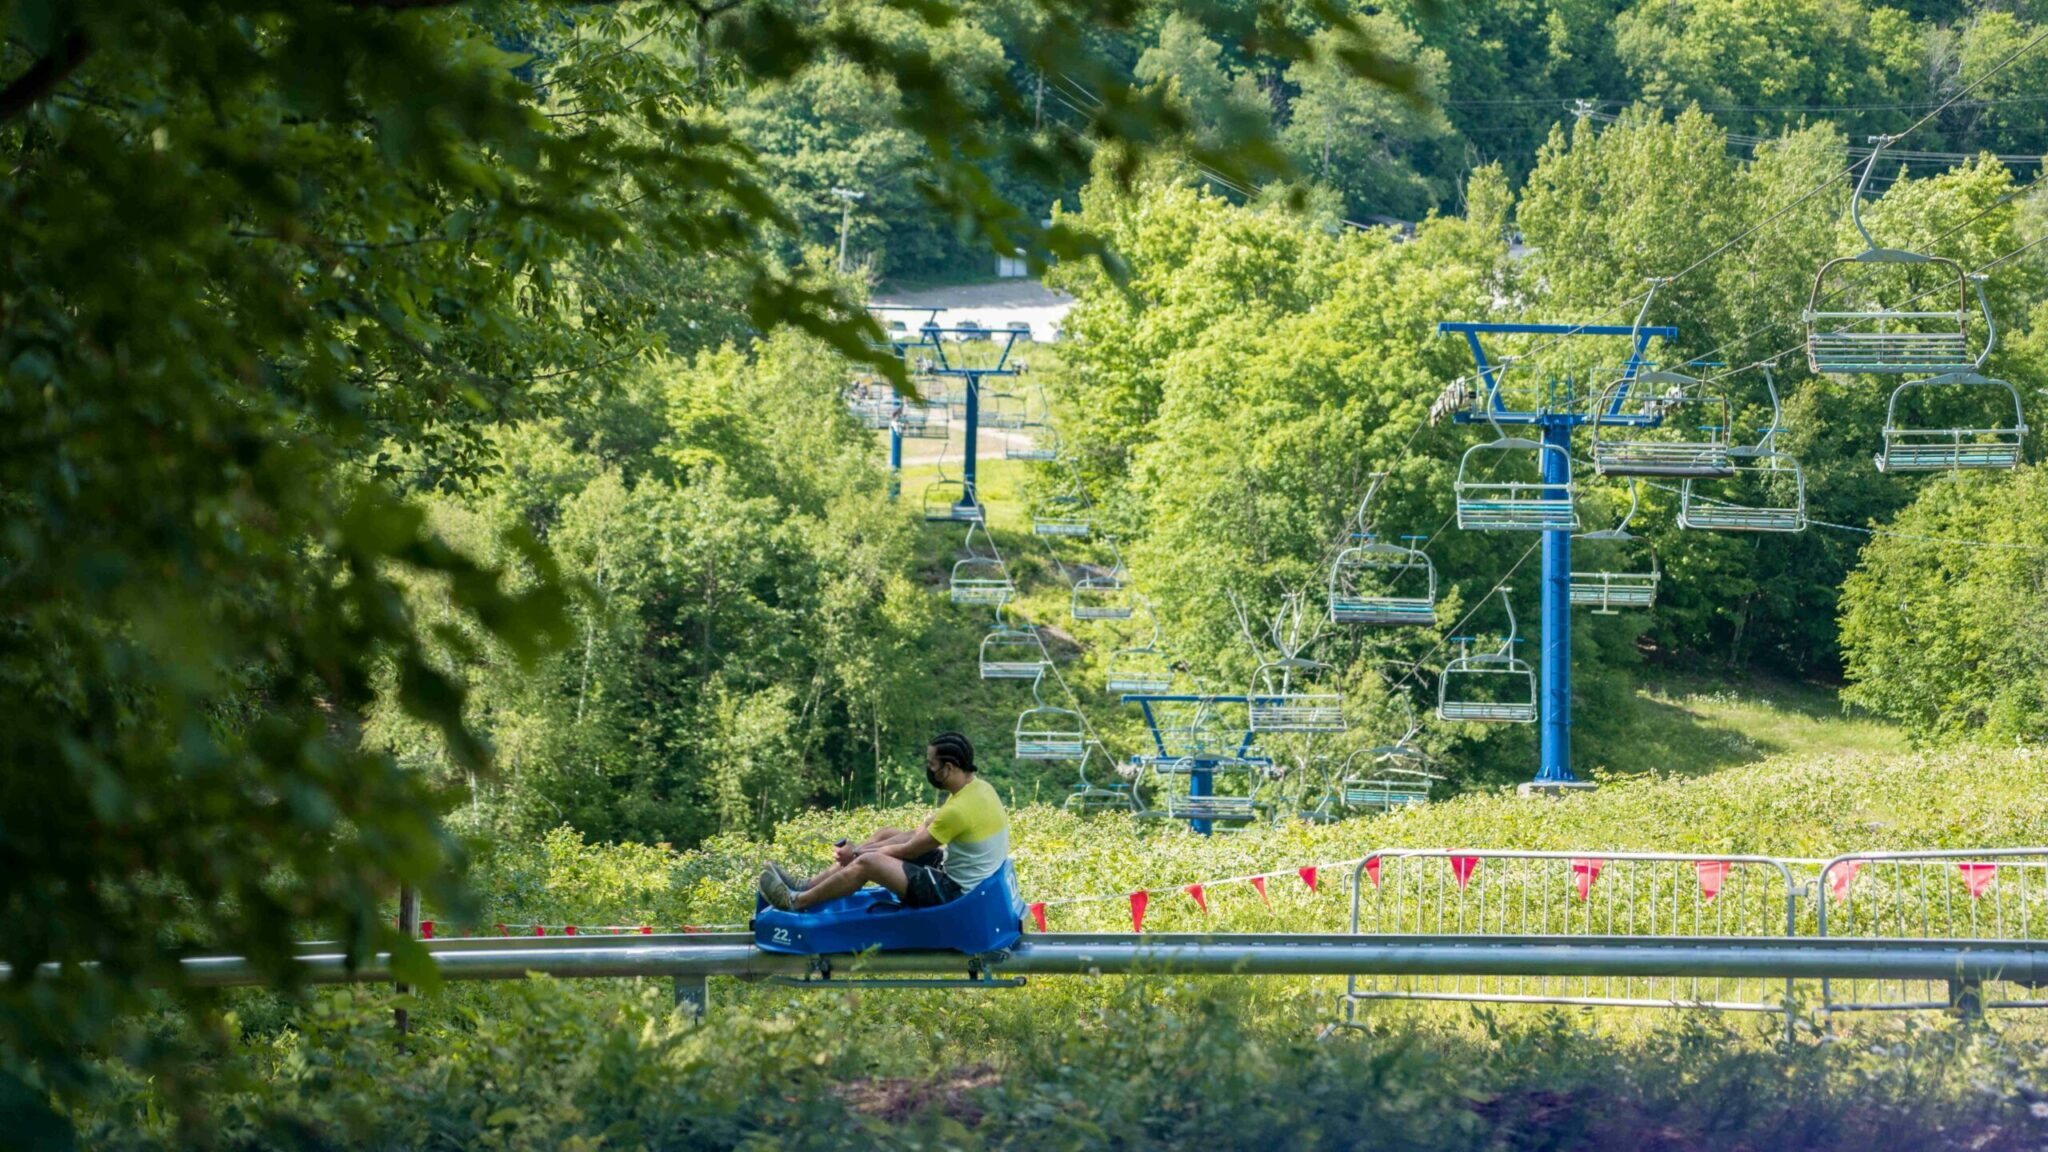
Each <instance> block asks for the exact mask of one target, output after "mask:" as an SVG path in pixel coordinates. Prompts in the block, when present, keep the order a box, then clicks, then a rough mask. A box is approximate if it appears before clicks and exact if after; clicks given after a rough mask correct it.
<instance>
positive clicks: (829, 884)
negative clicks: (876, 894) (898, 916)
mask: <svg viewBox="0 0 2048 1152" xmlns="http://www.w3.org/2000/svg"><path fill="white" fill-rule="evenodd" d="M863 884H880V885H881V886H882V887H884V888H887V889H888V890H889V891H891V892H893V893H895V894H896V895H898V896H901V895H903V893H904V892H905V891H906V890H908V889H909V887H910V877H909V876H908V875H907V874H906V873H905V872H904V871H903V861H901V860H898V859H897V858H895V857H894V856H885V855H883V854H882V853H880V852H863V853H861V854H860V855H859V856H856V857H854V858H853V863H851V864H848V865H847V866H846V867H844V868H838V869H834V870H833V871H831V872H828V873H826V874H825V875H823V876H820V877H818V879H817V880H816V881H815V882H814V883H812V885H811V886H810V887H808V888H806V889H804V890H803V891H802V892H799V893H797V896H796V907H797V910H798V911H802V910H804V909H805V908H809V907H811V906H812V905H814V904H822V903H824V902H826V901H828V900H837V899H839V898H840V897H841V896H845V895H849V894H851V893H853V892H856V891H859V890H860V887H861V885H863Z"/></svg>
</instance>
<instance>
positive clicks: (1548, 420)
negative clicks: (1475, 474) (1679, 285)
mask: <svg viewBox="0 0 2048 1152" xmlns="http://www.w3.org/2000/svg"><path fill="white" fill-rule="evenodd" d="M1436 330H1437V334H1438V335H1460V336H1463V337H1464V338H1465V343H1466V346H1467V347H1468V348H1470V349H1471V351H1472V361H1473V363H1474V364H1475V365H1476V366H1477V367H1478V369H1479V378H1480V379H1481V380H1482V381H1483V382H1484V383H1485V389H1484V392H1483V394H1482V395H1483V399H1481V400H1480V403H1481V404H1482V405H1483V407H1484V410H1483V411H1469V410H1467V411H1459V412H1454V413H1452V415H1451V419H1452V420H1454V421H1456V422H1458V423H1461V424H1474V423H1479V422H1481V421H1489V422H1491V423H1495V424H1552V423H1556V422H1558V421H1560V420H1562V421H1565V422H1567V423H1570V424H1574V425H1576V424H1582V423H1585V422H1586V421H1587V420H1589V419H1590V418H1591V417H1590V415H1589V414H1585V413H1570V412H1557V411H1549V410H1543V411H1517V410H1514V409H1510V408H1508V407H1507V405H1506V404H1505V403H1503V402H1502V400H1501V390H1500V373H1501V371H1502V369H1503V367H1504V365H1502V364H1499V363H1496V362H1495V361H1494V360H1493V359H1492V358H1491V357H1489V356H1488V355H1487V351H1486V345H1485V344H1484V343H1483V342H1482V341H1481V340H1480V337H1481V336H1492V335H1499V336H1629V337H1633V338H1634V347H1633V348H1632V349H1631V350H1630V352H1629V359H1628V367H1627V368H1626V370H1625V374H1626V375H1627V376H1633V375H1634V374H1635V373H1636V372H1638V371H1641V369H1642V367H1643V366H1644V365H1645V364H1646V363H1648V357H1647V356H1646V355H1645V353H1647V352H1648V350H1649V345H1650V341H1651V340H1652V339H1665V340H1675V339H1677V337H1678V329H1677V328H1675V327H1672V326H1669V325H1637V324H1520V323H1503V322H1494V321H1475V320H1444V321H1440V322H1438V324H1437V326H1436ZM1475 399H1479V398H1478V397H1475Z"/></svg>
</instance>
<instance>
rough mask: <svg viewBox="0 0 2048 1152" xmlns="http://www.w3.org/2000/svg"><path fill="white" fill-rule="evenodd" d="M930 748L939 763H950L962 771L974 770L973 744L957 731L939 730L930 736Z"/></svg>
mask: <svg viewBox="0 0 2048 1152" xmlns="http://www.w3.org/2000/svg"><path fill="white" fill-rule="evenodd" d="M931 749H932V752H933V753H934V754H935V755H937V756H938V758H939V763H941V764H951V765H952V766H953V767H955V768H958V769H959V770H961V771H962V772H972V771H974V745H972V744H969V743H968V742H967V737H965V736H962V735H961V734H959V733H958V732H941V733H939V734H938V735H937V736H934V737H932V739H931Z"/></svg>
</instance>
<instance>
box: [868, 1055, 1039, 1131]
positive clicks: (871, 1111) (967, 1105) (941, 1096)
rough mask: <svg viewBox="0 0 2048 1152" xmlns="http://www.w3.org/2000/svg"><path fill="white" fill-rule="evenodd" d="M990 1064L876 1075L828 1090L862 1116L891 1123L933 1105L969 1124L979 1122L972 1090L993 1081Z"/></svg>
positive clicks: (931, 1107)
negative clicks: (943, 1072) (942, 1072)
mask: <svg viewBox="0 0 2048 1152" xmlns="http://www.w3.org/2000/svg"><path fill="white" fill-rule="evenodd" d="M998 1079H999V1077H998V1076H997V1074H996V1070H995V1069H994V1068H990V1067H987V1066H979V1067H974V1068H968V1069H965V1070H963V1071H960V1072H956V1073H954V1074H953V1075H951V1076H943V1077H940V1078H937V1079H930V1078H926V1077H916V1076H877V1077H874V1078H872V1079H868V1080H849V1081H846V1082H845V1083H843V1084H835V1085H833V1087H832V1091H833V1093H834V1094H835V1095H837V1096H838V1097H839V1098H840V1100H842V1101H844V1102H845V1104H846V1106H847V1107H848V1108H850V1109H852V1110H853V1111H855V1112H858V1113H860V1114H861V1115H863V1116H873V1117H874V1118H875V1119H877V1120H886V1121H889V1122H891V1123H894V1122H897V1121H901V1120H905V1119H908V1118H909V1117H911V1116H915V1115H917V1114H918V1113H920V1112H924V1111H926V1110H928V1109H936V1110H937V1111H939V1112H942V1113H944V1114H945V1115H947V1116H950V1117H952V1118H953V1119H955V1120H958V1121H959V1122H960V1123H962V1124H965V1125H967V1126H968V1127H970V1128H971V1127H973V1126H974V1125H976V1124H979V1123H981V1118H982V1110H981V1108H980V1107H979V1106H978V1105H976V1104H975V1103H974V1101H973V1098H972V1097H973V1093H974V1092H975V1091H977V1090H979V1089H982V1088H988V1087H992V1086H993V1085H995V1084H996V1083H997V1081H998Z"/></svg>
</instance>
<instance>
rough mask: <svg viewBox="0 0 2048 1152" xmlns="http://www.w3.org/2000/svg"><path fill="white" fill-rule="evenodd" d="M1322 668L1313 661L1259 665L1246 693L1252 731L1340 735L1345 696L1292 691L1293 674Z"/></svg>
mask: <svg viewBox="0 0 2048 1152" xmlns="http://www.w3.org/2000/svg"><path fill="white" fill-rule="evenodd" d="M1320 667H1321V665H1319V664H1317V663H1316V662H1315V661H1313V660H1302V659H1298V658H1290V659H1286V660H1271V661H1267V662H1266V663H1264V664H1261V665H1260V666H1259V669H1258V671H1257V672H1256V673H1254V674H1253V677H1252V690H1251V691H1249V692H1247V693H1245V696H1246V697H1247V705H1246V706H1247V710H1248V712H1249V713H1250V725H1249V726H1250V728H1251V730H1252V731H1254V732H1342V731H1344V697H1343V695H1342V694H1340V693H1336V692H1302V691H1299V690H1297V689H1295V687H1294V684H1293V680H1294V673H1296V672H1307V671H1311V670H1314V669H1317V668H1320Z"/></svg>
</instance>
